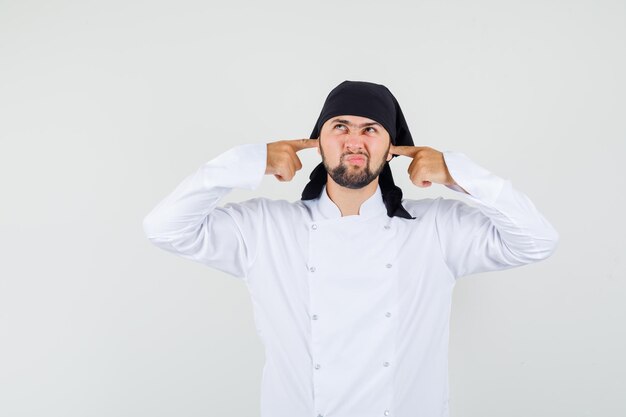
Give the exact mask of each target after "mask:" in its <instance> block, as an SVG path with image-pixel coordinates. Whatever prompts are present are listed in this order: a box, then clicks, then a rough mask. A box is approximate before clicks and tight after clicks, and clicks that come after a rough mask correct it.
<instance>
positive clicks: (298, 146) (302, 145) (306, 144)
mask: <svg viewBox="0 0 626 417" xmlns="http://www.w3.org/2000/svg"><path fill="white" fill-rule="evenodd" d="M287 142H289V143H291V145H292V146H293V147H294V150H295V151H296V152H298V151H301V150H302V149H307V148H317V144H318V140H317V139H292V140H288V141H287Z"/></svg>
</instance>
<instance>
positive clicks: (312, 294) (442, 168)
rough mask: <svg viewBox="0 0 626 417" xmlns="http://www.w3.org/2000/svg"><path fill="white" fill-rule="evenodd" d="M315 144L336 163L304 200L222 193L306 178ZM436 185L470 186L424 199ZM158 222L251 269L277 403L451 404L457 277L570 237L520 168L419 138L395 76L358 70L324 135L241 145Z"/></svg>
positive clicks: (180, 192)
mask: <svg viewBox="0 0 626 417" xmlns="http://www.w3.org/2000/svg"><path fill="white" fill-rule="evenodd" d="M309 148H316V150H317V153H318V154H319V156H320V157H321V162H320V164H319V165H318V166H317V167H316V168H315V169H314V170H313V171H312V172H311V174H310V177H309V179H310V181H309V182H308V183H307V185H306V187H305V188H304V190H303V192H302V195H301V198H300V199H298V200H295V201H292V202H290V201H286V200H273V199H269V198H266V197H257V198H253V199H250V200H246V201H243V202H239V203H228V204H224V205H220V204H219V203H220V200H221V199H222V198H223V197H224V196H225V195H226V194H228V193H229V192H230V191H231V190H232V189H234V188H243V189H250V190H254V189H256V188H257V187H258V186H259V185H260V183H261V181H262V180H263V178H264V177H265V176H266V175H272V176H274V177H275V178H276V179H278V180H279V181H290V180H292V179H293V177H294V175H295V173H296V171H298V170H300V169H302V163H301V161H300V159H299V157H298V153H299V152H301V151H303V150H305V149H309ZM397 156H401V157H407V158H411V160H412V161H411V163H410V165H409V168H408V175H409V178H410V179H411V182H412V184H414V185H415V186H416V187H415V188H414V189H411V190H408V191H409V193H408V194H409V195H411V196H412V197H415V198H414V199H405V198H403V193H402V190H401V189H400V188H399V187H397V186H396V185H395V184H394V182H393V177H392V175H391V169H390V166H389V162H390V161H391V160H392V159H393V158H394V157H397ZM432 184H441V185H444V186H446V187H448V188H450V189H452V190H454V191H456V192H457V193H458V196H459V198H458V199H456V198H455V199H447V198H442V197H438V198H434V199H433V198H419V190H420V188H423V187H430V186H432ZM464 200H467V201H469V202H471V203H472V205H470V204H468V203H467V202H466V201H464ZM143 226H144V230H145V233H146V236H147V237H148V239H150V241H151V242H152V243H153V244H155V245H156V246H158V247H160V248H162V249H164V250H166V251H169V252H172V253H175V254H177V255H179V256H181V257H183V258H186V259H189V260H193V261H196V262H199V263H202V264H204V265H206V266H209V267H211V268H214V269H217V270H220V271H223V272H225V273H227V274H229V275H231V276H233V277H235V278H237V279H240V280H241V281H242V282H243V283H245V285H246V288H247V290H248V291H249V294H250V297H251V300H252V306H253V312H254V318H255V325H256V329H257V333H258V335H259V337H260V339H261V342H262V343H263V345H264V347H265V354H266V361H265V364H264V367H263V377H262V381H261V398H260V409H261V416H262V417H389V416H392V417H417V416H420V417H446V416H448V399H449V392H448V334H449V319H450V309H451V300H452V291H453V289H454V286H455V284H456V282H457V280H458V279H459V278H461V277H464V276H467V275H471V274H475V273H479V272H487V271H497V270H503V269H507V268H512V267H518V266H522V265H526V264H530V263H534V262H538V261H541V260H543V259H546V258H547V257H549V256H550V255H551V254H552V253H553V252H554V251H555V248H556V245H557V242H558V233H557V232H556V230H555V229H554V228H553V227H552V225H551V224H550V223H549V222H548V221H547V220H546V219H545V218H544V216H543V215H542V214H541V213H540V212H539V211H538V210H537V208H536V207H535V205H534V204H533V203H532V202H531V201H530V199H529V198H528V196H526V195H525V194H524V193H522V192H521V191H519V190H517V189H515V188H514V187H513V186H512V183H511V181H509V180H506V179H503V178H501V177H499V176H497V175H495V174H493V173H491V172H490V171H489V170H487V169H486V168H483V167H481V166H479V165H478V164H476V163H475V162H473V161H472V160H471V159H470V158H469V157H468V156H466V155H465V154H464V153H461V152H457V151H443V152H441V151H438V150H436V149H434V148H431V147H428V146H414V143H413V140H412V137H411V134H410V132H409V129H408V125H407V122H406V120H405V118H404V115H403V113H402V111H401V109H400V106H399V104H398V102H397V100H396V99H395V97H394V96H393V94H391V92H390V91H389V89H388V88H387V87H385V86H383V85H381V84H376V83H371V82H366V81H348V80H346V81H344V82H342V83H341V84H339V85H338V86H336V87H335V88H334V89H333V90H332V91H331V92H330V94H329V95H328V97H327V99H326V102H325V103H324V106H323V108H322V111H321V113H320V115H319V117H318V120H317V122H316V124H315V127H314V129H313V132H312V133H311V135H310V137H309V138H304V139H293V140H278V141H270V142H259V143H250V144H245V145H238V146H234V147H232V148H231V149H229V150H228V151H226V152H224V153H222V154H220V155H218V156H216V157H214V158H213V159H211V160H209V161H208V162H205V163H204V164H203V165H201V166H200V167H199V168H198V169H197V170H196V171H195V172H194V173H192V174H191V175H189V176H188V177H186V178H185V179H184V180H183V181H182V182H181V183H180V184H179V185H178V186H177V187H176V189H174V190H173V191H172V192H171V193H170V194H169V195H167V196H166V197H165V198H164V199H163V200H161V202H159V203H158V204H157V205H156V207H154V208H153V209H152V211H151V212H150V213H148V215H147V216H146V217H145V219H144V222H143ZM216 343H228V340H220V341H217V340H216Z"/></svg>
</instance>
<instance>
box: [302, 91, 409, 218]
mask: <svg viewBox="0 0 626 417" xmlns="http://www.w3.org/2000/svg"><path fill="white" fill-rule="evenodd" d="M340 115H353V116H362V117H367V118H369V119H372V120H375V121H377V122H378V123H380V124H381V125H382V126H383V127H384V128H385V130H387V132H388V133H389V136H390V138H391V143H392V144H393V145H395V146H413V138H412V137H411V132H410V131H409V127H408V125H407V123H406V120H405V118H404V115H403V114H402V110H401V109H400V104H399V103H398V101H397V100H396V98H395V97H394V96H393V94H391V91H389V89H388V88H387V87H385V86H384V85H381V84H374V83H370V82H366V81H348V80H346V81H344V82H342V83H341V84H339V85H338V86H337V87H335V88H334V89H333V90H332V91H331V92H330V93H329V94H328V97H326V101H325V102H324V106H323V107H322V111H321V112H320V115H319V117H318V119H317V122H316V123H315V127H314V128H313V131H312V132H311V135H310V136H309V138H310V139H317V138H319V136H320V132H321V130H322V126H323V125H324V123H325V122H326V121H327V120H328V119H330V118H331V117H334V116H340ZM393 156H394V157H396V156H397V155H393ZM309 179H310V181H309V183H308V184H307V185H306V186H305V187H304V190H303V191H302V197H301V199H302V200H312V199H315V198H318V197H319V196H320V194H321V192H322V190H323V189H324V185H325V184H326V181H327V180H328V172H327V171H326V168H325V167H324V164H323V163H320V164H319V165H318V166H317V167H315V169H313V171H312V172H311V175H310V176H309ZM378 184H379V185H380V191H381V194H382V198H383V201H384V203H385V207H386V208H387V215H388V216H389V217H393V216H397V217H402V218H405V219H415V217H412V216H411V215H410V214H409V212H407V211H406V209H405V208H404V207H402V190H401V189H400V187H398V186H397V185H395V183H394V181H393V175H392V174H391V168H390V166H389V162H385V166H384V167H383V170H382V171H381V173H380V175H379V177H378Z"/></svg>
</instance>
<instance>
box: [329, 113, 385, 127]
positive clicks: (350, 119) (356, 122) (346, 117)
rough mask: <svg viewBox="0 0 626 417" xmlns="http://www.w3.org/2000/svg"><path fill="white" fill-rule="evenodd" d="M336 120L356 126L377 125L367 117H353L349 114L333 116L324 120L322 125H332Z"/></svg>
mask: <svg viewBox="0 0 626 417" xmlns="http://www.w3.org/2000/svg"><path fill="white" fill-rule="evenodd" d="M336 119H341V120H347V121H348V122H350V123H352V124H354V125H357V126H358V125H362V124H365V123H378V122H377V121H376V120H373V119H369V118H367V117H362V116H354V115H351V114H342V115H341V116H333V117H331V118H330V119H328V120H326V122H324V125H327V124H330V123H334V122H335V120H336Z"/></svg>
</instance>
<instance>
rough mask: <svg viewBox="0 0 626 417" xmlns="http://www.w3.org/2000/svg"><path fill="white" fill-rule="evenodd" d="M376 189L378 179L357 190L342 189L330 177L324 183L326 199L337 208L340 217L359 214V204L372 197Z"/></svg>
mask: <svg viewBox="0 0 626 417" xmlns="http://www.w3.org/2000/svg"><path fill="white" fill-rule="evenodd" d="M376 188H378V178H376V179H375V180H374V181H372V182H370V183H369V184H367V185H366V186H365V187H363V188H358V189H352V188H346V187H342V186H341V185H339V184H337V183H336V182H335V181H333V179H332V178H331V177H330V175H328V179H327V181H326V192H327V193H328V197H329V198H330V199H331V200H332V201H333V203H335V204H336V205H337V207H339V210H340V211H341V215H342V216H352V215H357V214H359V209H360V208H361V204H363V202H364V201H365V200H367V199H368V198H370V197H371V196H373V195H374V193H375V192H376Z"/></svg>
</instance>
